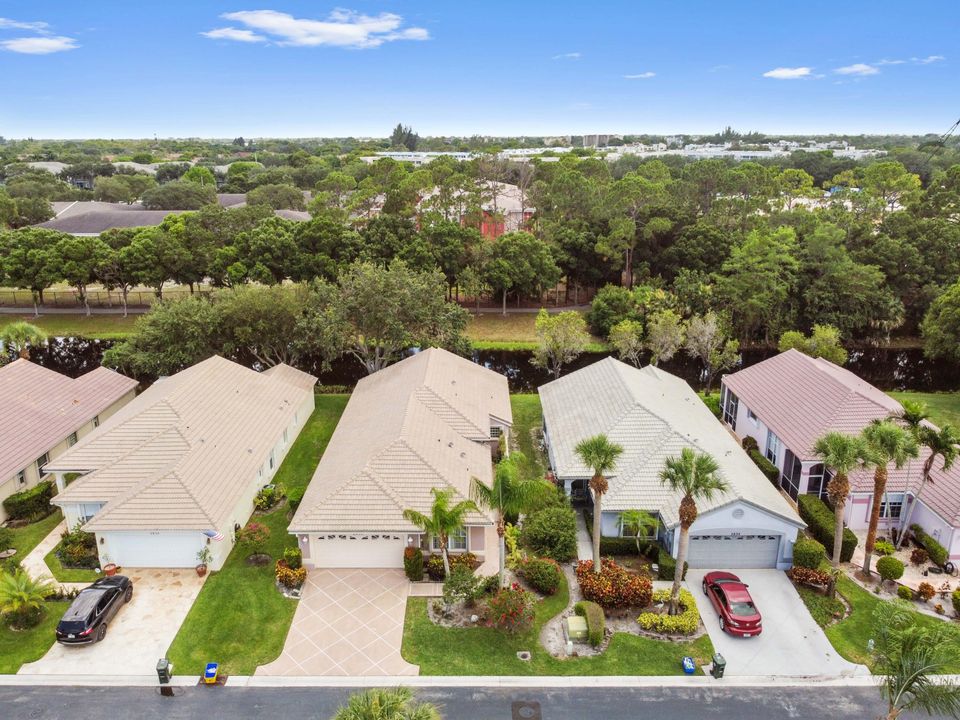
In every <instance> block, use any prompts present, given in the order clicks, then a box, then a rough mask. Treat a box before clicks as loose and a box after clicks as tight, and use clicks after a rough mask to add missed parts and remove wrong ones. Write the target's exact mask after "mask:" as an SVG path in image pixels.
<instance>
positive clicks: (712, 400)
mask: <svg viewBox="0 0 960 720" xmlns="http://www.w3.org/2000/svg"><path fill="white" fill-rule="evenodd" d="M700 398H701V399H702V400H703V404H704V405H706V406H707V408H708V409H709V410H710V412H712V413H713V415H714V417H717V418H720V417H722V416H723V413H721V411H720V393H718V392H713V393H710V394H709V395H707V394H703V395H701V396H700Z"/></svg>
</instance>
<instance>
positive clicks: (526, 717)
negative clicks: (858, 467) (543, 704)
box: [512, 701, 543, 720]
mask: <svg viewBox="0 0 960 720" xmlns="http://www.w3.org/2000/svg"><path fill="white" fill-rule="evenodd" d="M512 709H513V720H543V715H541V714H540V703H538V702H519V701H518V702H515V703H513V706H512Z"/></svg>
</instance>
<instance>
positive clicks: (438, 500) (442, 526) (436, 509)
mask: <svg viewBox="0 0 960 720" xmlns="http://www.w3.org/2000/svg"><path fill="white" fill-rule="evenodd" d="M430 492H431V493H433V504H432V505H431V506H430V514H429V515H424V514H423V513H421V512H419V511H417V510H411V509H407V510H404V511H403V516H404V517H405V518H406V519H407V520H409V521H410V522H412V523H413V524H414V525H416V526H417V527H418V528H420V529H421V530H423V531H424V532H425V533H427V535H428V536H430V537H436V538H437V541H438V542H439V544H440V552H441V553H442V554H443V570H444V573H445V574H446V575H447V576H448V577H449V575H450V557H449V555H448V554H447V546H448V544H449V542H450V533H453V532H456V531H457V530H460V529H462V528H463V524H464V521H465V520H466V518H467V513H470V512H476V511H477V509H478V508H477V504H476V503H475V502H473V500H461V501H460V502H458V503H457V504H456V505H454V506H453V507H451V506H450V500H451V499H452V498H453V490H450V489H447V490H441V489H440V488H431V489H430Z"/></svg>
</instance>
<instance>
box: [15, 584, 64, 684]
mask: <svg viewBox="0 0 960 720" xmlns="http://www.w3.org/2000/svg"><path fill="white" fill-rule="evenodd" d="M69 606H70V603H69V602H66V601H62V602H59V601H58V602H48V603H47V604H46V614H45V615H44V616H43V620H42V621H41V622H40V624H39V625H37V626H36V627H34V628H30V629H29V630H11V629H10V628H9V627H7V626H6V625H5V624H2V623H0V674H3V675H13V674H14V673H16V672H17V671H18V670H19V669H20V666H21V665H23V664H24V663H28V662H33V661H34V660H39V659H40V658H42V657H43V655H44V654H45V653H46V652H47V650H49V649H50V646H51V645H53V643H54V640H55V636H54V630H56V628H57V623H59V622H60V618H61V617H63V613H64V612H66V610H67V608H68V607H69Z"/></svg>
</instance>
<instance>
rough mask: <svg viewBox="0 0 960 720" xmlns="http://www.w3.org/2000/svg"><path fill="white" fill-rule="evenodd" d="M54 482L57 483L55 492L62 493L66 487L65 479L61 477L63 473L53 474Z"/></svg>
mask: <svg viewBox="0 0 960 720" xmlns="http://www.w3.org/2000/svg"><path fill="white" fill-rule="evenodd" d="M53 479H54V482H55V483H56V484H57V492H58V493H62V492H63V491H64V489H65V488H66V487H67V483H66V481H65V480H64V479H63V473H62V472H57V473H54V474H53Z"/></svg>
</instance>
